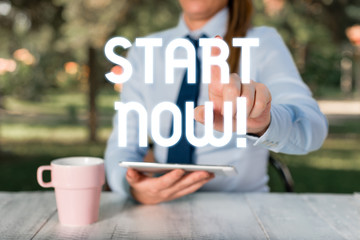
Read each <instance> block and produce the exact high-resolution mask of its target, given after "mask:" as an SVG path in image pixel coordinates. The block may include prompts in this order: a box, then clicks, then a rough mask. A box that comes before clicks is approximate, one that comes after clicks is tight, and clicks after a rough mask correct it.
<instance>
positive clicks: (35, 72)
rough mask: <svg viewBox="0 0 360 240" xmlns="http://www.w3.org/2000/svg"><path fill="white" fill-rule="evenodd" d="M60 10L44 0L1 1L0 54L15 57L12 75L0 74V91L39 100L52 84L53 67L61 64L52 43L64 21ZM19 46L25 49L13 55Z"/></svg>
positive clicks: (4, 56)
mask: <svg viewBox="0 0 360 240" xmlns="http://www.w3.org/2000/svg"><path fill="white" fill-rule="evenodd" d="M44 9H46V11H44ZM61 12H62V8H61V7H58V6H55V5H54V4H52V2H51V1H46V0H39V1H34V0H30V1H24V0H13V1H0V41H1V46H0V57H2V58H9V59H11V58H14V59H15V60H16V68H15V70H14V71H13V72H12V73H11V74H1V73H0V78H1V79H0V84H1V86H0V87H1V89H0V91H1V92H2V94H15V95H17V96H18V97H20V98H24V99H30V100H39V99H40V98H41V95H42V94H43V93H44V91H45V90H46V89H47V88H49V87H51V86H53V85H54V82H55V81H54V75H55V74H54V73H55V69H56V67H55V66H61V64H60V63H61V61H62V60H61V58H58V57H56V55H57V54H56V52H55V51H54V49H53V48H52V45H53V44H54V42H55V40H56V38H57V37H58V34H57V32H56V29H57V28H58V27H59V26H60V25H61V24H62V23H63V20H62V18H61ZM18 49H23V50H24V51H23V52H22V53H23V54H22V56H21V52H20V54H18V56H17V57H16V56H14V54H15V51H16V50H18ZM25 51H27V52H25ZM31 58H33V59H32V60H31ZM29 59H30V61H29ZM5 75H7V76H5ZM15 85H16V86H15Z"/></svg>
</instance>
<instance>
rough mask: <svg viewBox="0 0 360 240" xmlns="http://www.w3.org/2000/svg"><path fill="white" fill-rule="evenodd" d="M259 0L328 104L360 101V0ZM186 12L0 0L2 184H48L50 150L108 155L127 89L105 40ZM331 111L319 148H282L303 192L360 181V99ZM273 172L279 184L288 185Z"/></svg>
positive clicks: (160, 4)
mask: <svg viewBox="0 0 360 240" xmlns="http://www.w3.org/2000/svg"><path fill="white" fill-rule="evenodd" d="M253 2H254V6H255V13H254V18H253V25H254V26H259V25H268V26H274V27H276V28H277V29H278V31H279V32H280V34H281V35H282V36H283V38H284V40H285V42H286V44H287V45H288V47H289V49H290V50H291V52H292V54H293V56H294V60H295V62H296V64H297V66H298V68H299V71H300V73H301V75H302V76H303V79H304V81H305V82H306V83H307V84H308V85H309V86H310V88H311V90H312V91H313V93H314V96H315V98H317V99H318V100H330V105H329V106H330V109H331V106H332V105H331V103H333V102H338V103H340V104H341V103H343V104H347V103H359V101H360V99H359V96H360V29H359V28H360V27H358V25H357V24H360V3H359V1H358V0H356V1H355V0H346V1H334V0H313V1H308V0H298V1H294V0H293V1H290V0H288V1H285V0H254V1H253ZM179 14H180V7H179V4H178V3H177V1H174V0H152V1H148V0H132V1H130V0H128V1H126V0H103V1H97V0H78V1H66V0H36V1H35V0H27V1H26V0H13V1H5V0H0V43H1V44H0V191H20V190H41V188H40V187H39V186H38V184H37V183H36V177H35V175H36V169H37V167H38V166H40V165H44V164H49V162H50V161H51V160H52V159H55V158H59V157H66V156H81V155H86V156H98V157H102V156H103V153H104V149H105V144H106V139H107V138H108V136H109V134H110V132H111V120H112V116H113V114H114V108H113V104H114V101H115V100H117V99H118V98H119V93H118V92H117V91H116V90H118V89H115V88H114V86H113V85H112V84H110V83H109V82H107V81H106V80H105V78H104V74H105V73H106V72H108V71H109V70H110V69H113V65H111V63H109V61H107V60H106V59H105V57H104V54H103V47H104V44H105V43H106V41H107V40H108V39H110V38H111V37H113V36H124V37H126V38H128V39H130V40H134V38H135V37H141V36H144V35H146V34H149V33H151V32H154V31H159V30H163V29H166V28H169V27H172V26H175V25H176V24H177V21H178V18H179ZM119 53H121V54H126V53H125V52H121V50H119ZM113 70H114V71H116V68H115V69H113ZM344 100H346V103H345V102H344ZM354 106H357V105H354ZM328 119H329V123H330V133H329V136H328V138H327V140H326V141H325V144H324V145H323V147H322V148H321V149H320V150H318V151H316V152H313V153H310V154H308V155H305V156H290V155H284V154H276V155H275V156H276V158H278V159H280V160H281V161H283V162H285V163H286V164H287V165H288V167H289V168H290V170H291V172H292V174H293V177H294V180H295V190H296V191H297V192H334V193H352V192H356V191H360V184H359V180H360V121H359V120H360V107H359V109H358V110H357V112H356V109H350V111H349V113H348V112H346V111H340V113H337V112H336V109H335V110H334V111H333V112H332V113H331V114H329V115H328ZM269 172H270V187H271V189H272V191H283V187H282V185H281V182H280V179H279V177H278V176H277V174H276V172H275V171H274V170H273V169H270V170H269Z"/></svg>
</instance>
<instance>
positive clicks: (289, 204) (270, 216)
mask: <svg viewBox="0 0 360 240" xmlns="http://www.w3.org/2000/svg"><path fill="white" fill-rule="evenodd" d="M246 198H247V200H248V203H249V205H250V206H251V209H253V212H254V214H256V216H257V217H258V218H259V219H260V221H261V223H262V224H263V226H264V228H265V231H266V232H267V234H268V235H269V237H270V239H287V240H289V239H344V237H343V236H342V235H341V234H339V233H338V231H336V230H334V229H333V228H331V227H330V226H329V224H328V223H327V222H325V221H324V220H323V219H322V218H320V217H319V216H318V214H317V213H315V212H314V211H313V209H311V208H310V207H309V205H308V203H307V202H306V201H305V200H304V199H303V198H302V197H301V195H297V194H267V195H264V194H247V195H246ZM359 226H360V225H359Z"/></svg>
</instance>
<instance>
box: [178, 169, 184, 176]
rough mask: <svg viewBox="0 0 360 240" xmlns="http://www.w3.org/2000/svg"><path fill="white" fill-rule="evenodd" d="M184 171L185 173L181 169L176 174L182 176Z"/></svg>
mask: <svg viewBox="0 0 360 240" xmlns="http://www.w3.org/2000/svg"><path fill="white" fill-rule="evenodd" d="M184 173H185V171H184V170H182V169H179V170H178V171H177V173H176V174H177V175H178V176H179V177H180V176H182V175H184Z"/></svg>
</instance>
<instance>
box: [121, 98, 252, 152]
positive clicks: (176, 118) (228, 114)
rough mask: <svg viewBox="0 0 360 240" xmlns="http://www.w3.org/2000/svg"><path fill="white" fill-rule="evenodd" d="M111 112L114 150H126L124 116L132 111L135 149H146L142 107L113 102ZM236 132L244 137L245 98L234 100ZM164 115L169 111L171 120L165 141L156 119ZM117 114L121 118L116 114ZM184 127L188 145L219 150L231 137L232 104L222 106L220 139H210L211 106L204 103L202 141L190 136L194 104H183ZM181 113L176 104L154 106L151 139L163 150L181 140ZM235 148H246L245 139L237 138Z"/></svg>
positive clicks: (146, 135) (212, 117)
mask: <svg viewBox="0 0 360 240" xmlns="http://www.w3.org/2000/svg"><path fill="white" fill-rule="evenodd" d="M115 109H116V110H117V111H119V114H118V136H119V138H118V146H119V147H126V146H127V115H128V113H129V112H130V111H135V112H136V113H137V114H138V119H139V146H140V147H147V146H148V134H147V132H148V131H147V130H148V129H147V126H148V124H147V120H148V115H147V111H146V109H145V107H144V106H143V105H141V104H140V103H137V102H128V103H122V102H115ZM236 109H237V112H236V131H237V135H245V134H246V98H245V97H238V98H237V99H236ZM164 111H169V112H170V113H171V114H172V119H173V126H174V127H173V133H172V135H171V136H169V137H164V136H161V134H160V124H161V123H160V115H161V113H162V112H164ZM120 113H121V114H120ZM185 114H186V116H185V126H186V138H187V140H188V141H189V143H190V144H192V145H193V146H196V147H203V146H205V145H207V144H210V145H212V146H214V147H222V146H225V145H226V144H228V143H229V142H230V140H231V138H232V133H233V131H232V130H233V112H232V102H224V114H223V116H224V133H223V135H222V136H221V137H220V138H217V137H215V136H214V130H213V121H214V114H213V103H212V102H205V134H204V136H202V137H197V136H195V135H194V103H193V102H186V105H185ZM181 119H182V118H181V111H180V109H179V108H178V107H177V106H176V104H174V103H171V102H162V103H159V104H158V105H156V106H155V107H154V109H153V111H152V113H151V136H152V139H153V140H154V141H155V142H156V143H157V144H159V145H160V146H163V147H170V146H172V145H174V144H176V143H177V142H178V141H179V140H180V138H181V128H182V124H181ZM237 147H246V138H245V137H238V138H237Z"/></svg>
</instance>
